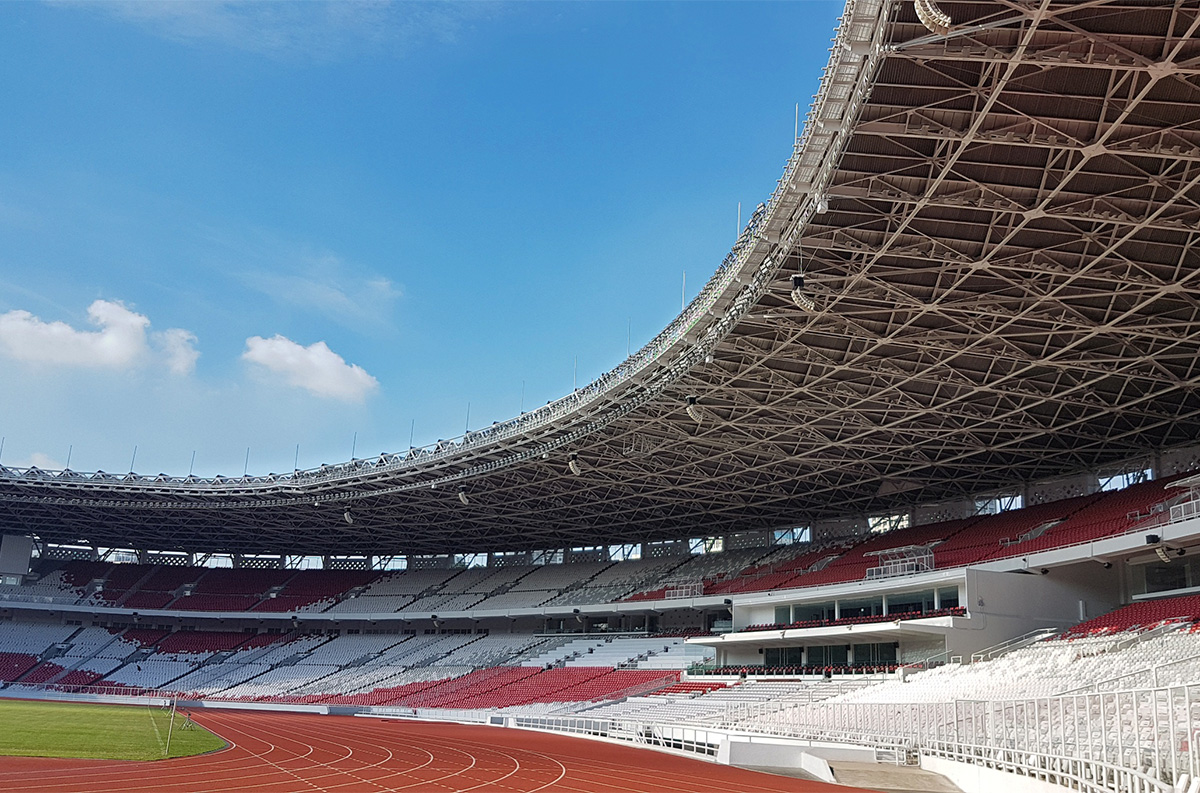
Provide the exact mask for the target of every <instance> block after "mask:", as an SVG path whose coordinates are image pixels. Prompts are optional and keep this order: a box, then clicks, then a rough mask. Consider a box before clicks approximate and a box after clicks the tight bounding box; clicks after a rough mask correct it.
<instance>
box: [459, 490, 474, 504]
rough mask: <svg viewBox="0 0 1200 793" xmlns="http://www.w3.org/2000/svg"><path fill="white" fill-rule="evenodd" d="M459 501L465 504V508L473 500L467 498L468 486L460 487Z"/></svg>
mask: <svg viewBox="0 0 1200 793" xmlns="http://www.w3.org/2000/svg"><path fill="white" fill-rule="evenodd" d="M458 500H459V501H461V502H462V503H463V506H464V507H465V506H467V505H468V504H470V503H471V499H469V498H467V486H466V485H459V486H458Z"/></svg>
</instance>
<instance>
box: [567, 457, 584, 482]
mask: <svg viewBox="0 0 1200 793" xmlns="http://www.w3.org/2000/svg"><path fill="white" fill-rule="evenodd" d="M567 468H570V469H571V473H573V474H575V476H579V475H580V474H582V473H583V466H582V465H581V464H580V462H579V455H578V454H576V453H575V452H571V456H570V457H568V458H567Z"/></svg>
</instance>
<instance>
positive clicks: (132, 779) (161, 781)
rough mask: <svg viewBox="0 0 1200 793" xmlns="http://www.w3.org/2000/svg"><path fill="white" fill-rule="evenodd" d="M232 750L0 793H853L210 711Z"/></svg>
mask: <svg viewBox="0 0 1200 793" xmlns="http://www.w3.org/2000/svg"><path fill="white" fill-rule="evenodd" d="M194 718H195V719H196V720H197V721H199V722H200V723H202V724H203V725H204V726H206V727H208V728H209V729H211V730H213V731H214V732H216V733H217V734H218V735H220V736H221V737H223V738H225V740H227V741H229V743H230V746H229V747H228V748H227V749H224V750H222V751H220V752H215V753H213V754H209V755H202V756H199V757H186V758H181V759H177V760H160V761H157V762H148V763H139V762H124V761H115V760H61V759H52V758H35V757H0V790H3V791H5V793H85V792H86V793H99V792H100V791H104V792H105V793H135V791H166V790H169V791H172V792H173V793H174V792H175V791H178V793H219V792H220V791H256V793H281V792H282V791H288V792H289V793H291V792H292V791H295V792H296V793H302V792H304V791H338V793H381V791H410V792H413V793H415V792H416V791H437V793H465V791H484V790H486V791H504V792H505V793H534V792H535V791H545V792H546V793H693V791H694V792H695V793H703V792H704V791H712V792H713V793H716V792H717V791H720V793H728V792H729V791H745V793H784V792H785V791H786V792H787V793H831V792H832V791H833V790H834V789H836V790H838V791H841V793H851V792H852V791H853V789H852V788H845V787H838V786H835V785H826V784H824V783H821V782H809V781H805V780H800V779H793V778H790V777H782V776H773V775H770V774H760V773H756V772H753V771H743V770H741V769H738V768H730V767H728V766H723V765H717V764H714V763H708V762H704V761H702V760H692V759H689V758H686V757H677V756H675V755H671V754H666V753H663V752H656V751H652V750H647V749H638V748H636V747H631V746H620V745H615V744H610V743H607V742H602V741H593V740H588V739H585V738H574V737H570V736H565V735H554V734H546V733H538V732H529V731H526V730H513V729H504V728H500V727H485V726H474V725H460V724H442V723H431V722H395V721H383V720H379V719H370V718H355V717H352V716H313V715H302V714H294V713H259V712H247V711H207V712H201V713H199V714H195V715H194Z"/></svg>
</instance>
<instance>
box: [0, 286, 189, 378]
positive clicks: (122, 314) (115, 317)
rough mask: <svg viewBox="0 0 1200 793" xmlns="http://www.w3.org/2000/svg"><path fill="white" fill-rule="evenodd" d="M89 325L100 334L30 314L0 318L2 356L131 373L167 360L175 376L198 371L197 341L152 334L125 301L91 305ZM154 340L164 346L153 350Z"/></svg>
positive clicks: (181, 334) (179, 333)
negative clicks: (151, 340) (124, 303)
mask: <svg viewBox="0 0 1200 793" xmlns="http://www.w3.org/2000/svg"><path fill="white" fill-rule="evenodd" d="M87 313H88V321H89V322H91V324H93V325H95V326H96V327H97V328H98V330H78V329H76V328H73V327H71V326H70V325H68V324H67V323H65V322H59V321H55V322H45V321H43V320H42V319H40V318H39V317H36V316H34V315H33V314H31V313H29V312H28V311H23V310H19V309H18V310H14V311H9V312H6V313H4V314H0V356H3V357H7V358H11V359H14V360H17V361H24V362H26V363H33V364H42V365H48V366H68V367H87V368H92V369H118V370H125V369H132V368H135V367H138V366H144V365H147V364H149V363H153V362H157V361H159V360H162V359H163V358H164V357H165V363H166V365H167V368H168V369H169V370H170V371H171V372H172V373H174V374H187V373H189V372H191V371H192V369H194V368H195V364H196V358H197V357H198V356H199V353H198V352H197V351H196V349H195V346H194V345H195V343H196V337H195V336H194V335H193V334H191V333H190V332H188V331H186V330H180V329H178V328H172V329H170V330H166V331H162V332H161V333H153V334H148V333H147V328H149V327H150V320H149V319H148V318H147V317H146V316H145V315H143V314H138V313H137V312H135V311H131V310H130V309H128V308H126V307H125V306H124V305H123V304H122V303H119V302H114V301H109V300H96V301H95V302H93V303H92V304H91V305H90V306H88V310H87ZM151 338H152V339H153V340H154V342H155V346H156V347H157V348H159V354H158V355H156V354H155V353H154V352H153V351H152V350H151V347H150V343H149V339H151Z"/></svg>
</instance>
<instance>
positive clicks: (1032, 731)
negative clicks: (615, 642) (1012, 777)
mask: <svg viewBox="0 0 1200 793" xmlns="http://www.w3.org/2000/svg"><path fill="white" fill-rule="evenodd" d="M1198 713H1200V685H1192V686H1174V687H1167V688H1154V689H1139V690H1128V691H1102V692H1089V693H1082V694H1074V695H1068V696H1058V697H1043V698H1038V699H1028V700H1012V701H992V702H986V701H970V700H960V701H957V702H940V703H851V702H817V703H811V704H797V705H793V706H781V703H779V702H766V703H762V704H761V705H759V706H755V705H742V706H739V707H738V708H730V709H728V710H726V711H725V712H724V713H723V714H718V715H716V716H714V717H710V719H708V720H706V721H705V722H704V723H703V724H700V723H697V724H681V723H671V724H663V723H657V722H645V721H632V720H625V719H587V718H578V717H576V718H571V717H532V716H531V717H521V716H518V717H517V719H516V726H518V727H528V728H532V729H544V730H554V731H559V732H567V733H573V734H577V735H589V736H596V737H603V738H610V739H617V740H625V741H630V742H631V743H637V744H642V745H648V746H659V747H666V748H673V749H677V750H682V751H690V752H694V753H697V754H702V755H707V756H715V755H716V753H717V751H718V747H719V745H720V742H721V739H722V738H723V737H727V736H728V735H729V734H730V733H742V734H745V733H750V734H759V735H763V734H765V735H773V736H779V737H789V738H798V739H804V740H812V741H827V742H831V743H843V744H854V745H858V746H868V747H870V746H873V747H877V748H880V749H888V750H894V751H897V752H901V753H903V754H904V755H915V754H916V753H923V754H927V755H935V756H938V757H942V758H946V759H949V760H953V761H956V762H962V763H969V764H973V765H978V766H983V767H987V768H993V769H997V770H1001V771H1006V772H1009V773H1014V774H1019V775H1022V776H1027V777H1031V778H1035V779H1039V780H1042V781H1045V782H1049V783H1052V784H1057V785H1062V786H1064V787H1068V788H1071V789H1073V790H1079V791H1085V792H1086V793H1102V792H1103V791H1117V792H1118V793H1171V791H1173V790H1176V789H1178V788H1176V786H1177V785H1179V786H1182V784H1183V781H1184V780H1185V778H1187V779H1196V778H1198V777H1200V753H1197V752H1196V751H1194V747H1195V745H1196V742H1197V741H1200V719H1198V718H1197V714H1198Z"/></svg>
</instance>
